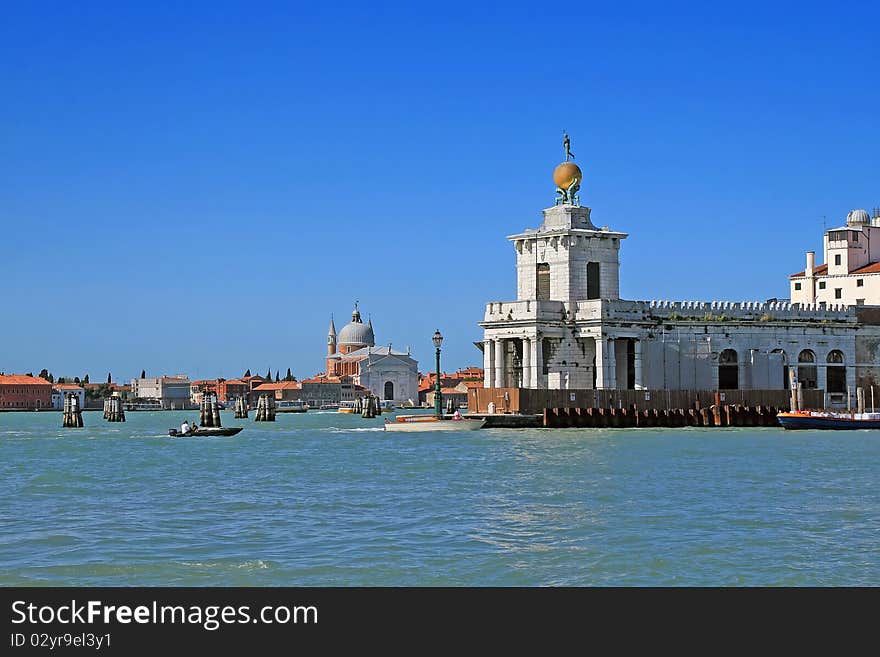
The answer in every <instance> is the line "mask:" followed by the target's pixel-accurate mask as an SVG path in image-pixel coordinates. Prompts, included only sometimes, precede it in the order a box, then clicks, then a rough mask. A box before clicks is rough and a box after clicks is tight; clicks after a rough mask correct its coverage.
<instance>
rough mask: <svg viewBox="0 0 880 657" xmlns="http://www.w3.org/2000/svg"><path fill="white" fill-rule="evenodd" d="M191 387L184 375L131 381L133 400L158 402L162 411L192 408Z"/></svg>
mask: <svg viewBox="0 0 880 657" xmlns="http://www.w3.org/2000/svg"><path fill="white" fill-rule="evenodd" d="M191 385H192V383H191V382H190V380H189V378H188V377H187V376H186V375H183V374H178V375H177V376H159V377H144V378H139V379H132V380H131V395H132V397H133V398H134V399H149V400H156V401H158V402H159V403H160V404H161V405H162V408H163V409H166V410H175V409H177V410H179V409H186V408H193V404H192V402H191V401H190V393H191Z"/></svg>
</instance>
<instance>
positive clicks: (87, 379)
mask: <svg viewBox="0 0 880 657" xmlns="http://www.w3.org/2000/svg"><path fill="white" fill-rule="evenodd" d="M82 382H83V383H88V382H89V375H88V374H86V376H85V378H84V379H83V381H82Z"/></svg>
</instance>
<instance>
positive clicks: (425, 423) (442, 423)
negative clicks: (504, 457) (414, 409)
mask: <svg viewBox="0 0 880 657" xmlns="http://www.w3.org/2000/svg"><path fill="white" fill-rule="evenodd" d="M484 424H486V419H485V418H478V419H471V418H464V417H463V418H461V419H460V420H457V419H455V418H452V417H443V418H439V417H437V416H435V415H398V416H397V417H396V418H394V419H393V420H389V419H386V420H385V431H474V430H476V429H479V428H480V427H482V426H483V425H484Z"/></svg>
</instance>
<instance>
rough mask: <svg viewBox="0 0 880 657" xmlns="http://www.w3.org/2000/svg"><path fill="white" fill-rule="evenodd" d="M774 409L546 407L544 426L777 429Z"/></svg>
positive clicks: (726, 406)
mask: <svg viewBox="0 0 880 657" xmlns="http://www.w3.org/2000/svg"><path fill="white" fill-rule="evenodd" d="M779 410H780V409H778V408H776V407H774V406H742V405H740V404H724V405H721V406H719V405H712V406H710V407H708V408H706V407H702V408H700V406H699V404H694V406H693V407H691V408H672V409H663V410H657V409H646V410H639V409H638V408H636V406H634V405H633V406H630V407H628V408H547V409H544V426H545V427H548V428H564V427H596V428H604V427H633V428H634V427H775V426H779V423H778V421H777V419H776V415H777V413H778V412H779Z"/></svg>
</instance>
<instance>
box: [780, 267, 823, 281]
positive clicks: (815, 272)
mask: <svg viewBox="0 0 880 657" xmlns="http://www.w3.org/2000/svg"><path fill="white" fill-rule="evenodd" d="M804 271H806V269H805V270H804ZM804 271H799V272H798V273H797V274H792V275H791V276H789V278H798V277H802V276H803V275H804ZM827 273H828V265H819V266H818V267H813V275H814V276H821V275H822V274H827Z"/></svg>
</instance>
